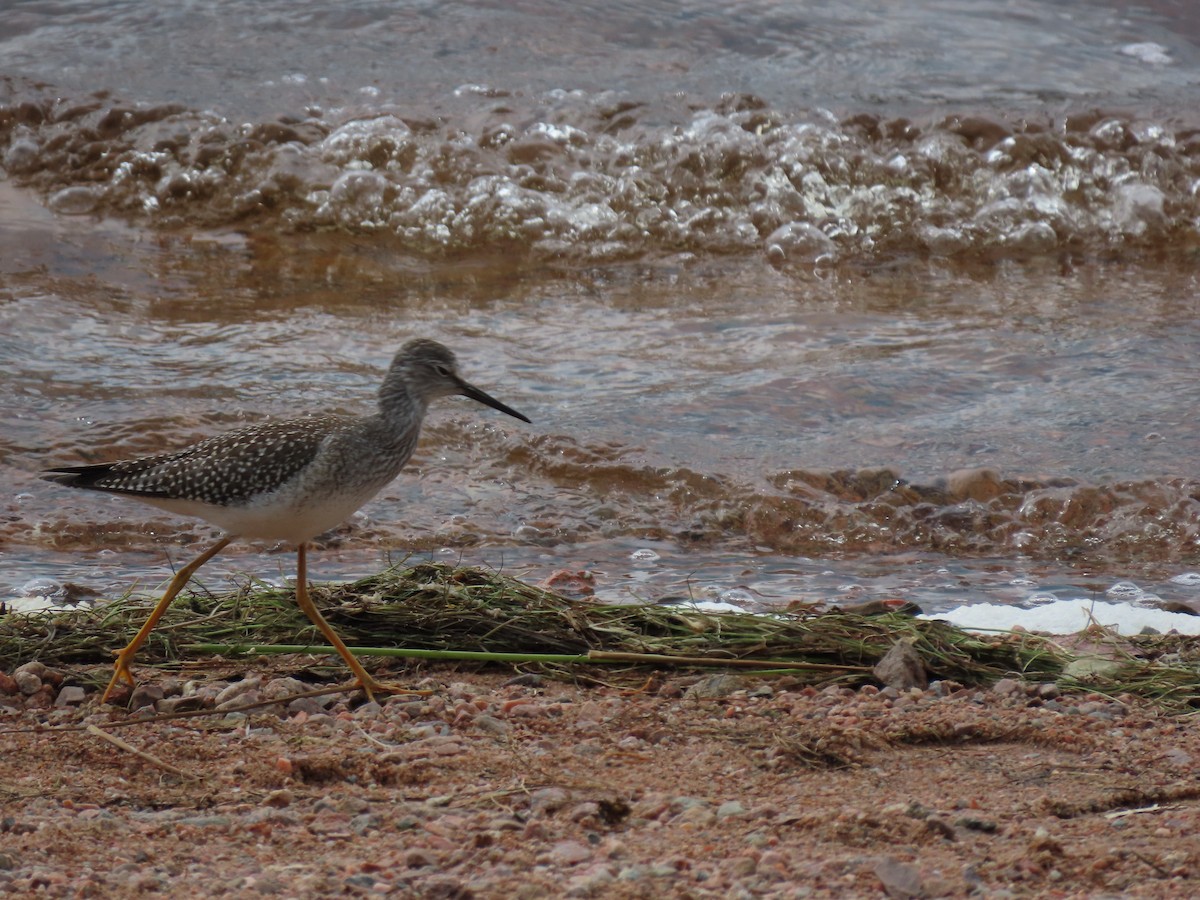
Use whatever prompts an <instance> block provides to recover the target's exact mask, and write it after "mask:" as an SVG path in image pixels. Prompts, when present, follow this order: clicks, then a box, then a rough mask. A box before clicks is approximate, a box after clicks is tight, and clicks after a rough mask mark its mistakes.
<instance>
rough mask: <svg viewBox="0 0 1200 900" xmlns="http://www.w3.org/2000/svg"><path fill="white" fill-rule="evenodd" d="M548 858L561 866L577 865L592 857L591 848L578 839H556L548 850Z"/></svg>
mask: <svg viewBox="0 0 1200 900" xmlns="http://www.w3.org/2000/svg"><path fill="white" fill-rule="evenodd" d="M550 858H551V859H552V860H553V861H554V862H555V863H557V864H559V865H562V866H577V865H579V864H580V863H581V862H586V861H587V860H589V859H591V858H592V848H591V847H589V846H587V845H586V844H583V843H580V842H579V841H558V842H557V843H556V844H555V845H554V846H553V848H551V850H550Z"/></svg>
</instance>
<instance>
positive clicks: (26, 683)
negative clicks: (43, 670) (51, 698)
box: [13, 666, 42, 697]
mask: <svg viewBox="0 0 1200 900" xmlns="http://www.w3.org/2000/svg"><path fill="white" fill-rule="evenodd" d="M21 668H24V666H22V667H21ZM13 681H14V682H16V685H17V690H18V691H20V692H21V693H22V694H24V695H25V696H26V697H30V696H32V695H33V694H36V693H37V692H38V691H40V690H41V689H42V679H41V678H39V677H38V676H37V675H35V674H34V673H33V672H22V671H21V669H17V671H16V672H15V673H13Z"/></svg>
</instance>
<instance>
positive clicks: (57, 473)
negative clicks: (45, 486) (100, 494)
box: [42, 463, 113, 490]
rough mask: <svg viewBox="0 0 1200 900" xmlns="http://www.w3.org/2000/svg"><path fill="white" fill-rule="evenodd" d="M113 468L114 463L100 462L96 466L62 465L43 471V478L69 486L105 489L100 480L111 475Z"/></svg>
mask: <svg viewBox="0 0 1200 900" xmlns="http://www.w3.org/2000/svg"><path fill="white" fill-rule="evenodd" d="M112 469H113V464H112V463H100V464H98V465H94V466H62V467H61V468H57V469H46V470H45V471H43V472H42V479H43V480H45V481H53V482H54V483H55V484H65V485H66V486H67V487H77V488H91V489H92V490H105V488H103V487H101V486H100V484H99V482H100V481H103V480H104V479H105V478H107V477H108V476H109V475H111V474H112Z"/></svg>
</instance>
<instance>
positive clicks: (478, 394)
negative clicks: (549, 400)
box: [458, 379, 533, 424]
mask: <svg viewBox="0 0 1200 900" xmlns="http://www.w3.org/2000/svg"><path fill="white" fill-rule="evenodd" d="M458 389H459V390H460V391H461V392H462V395H463V396H464V397H470V398H471V399H472V400H475V401H477V402H479V403H482V404H483V405H484V406H490V407H491V408H492V409H498V410H500V412H502V413H508V414H509V415H510V416H512V417H513V418H514V419H520V420H521V421H522V422H529V419H528V418H526V417H525V416H523V415H521V414H520V413H519V412H517V411H516V410H515V409H513V408H512V407H511V406H505V405H504V404H503V403H501V402H500V401H499V400H497V399H496V398H495V397H493V396H491V395H490V394H485V393H484V392H483V391H481V390H480V389H479V388H477V387H475V385H473V384H468V383H467V382H465V381H462V380H461V379H460V380H459V382H458ZM530 424H533V423H532V422H530Z"/></svg>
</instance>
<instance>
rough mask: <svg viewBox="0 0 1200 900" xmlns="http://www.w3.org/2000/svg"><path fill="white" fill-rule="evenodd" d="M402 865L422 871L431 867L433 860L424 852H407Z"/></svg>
mask: <svg viewBox="0 0 1200 900" xmlns="http://www.w3.org/2000/svg"><path fill="white" fill-rule="evenodd" d="M404 865H406V866H407V867H408V868H410V869H424V868H426V867H428V866H432V865H433V858H432V857H431V856H430V855H429V854H428V853H426V852H425V851H424V850H409V851H408V852H407V853H405V854H404Z"/></svg>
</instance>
